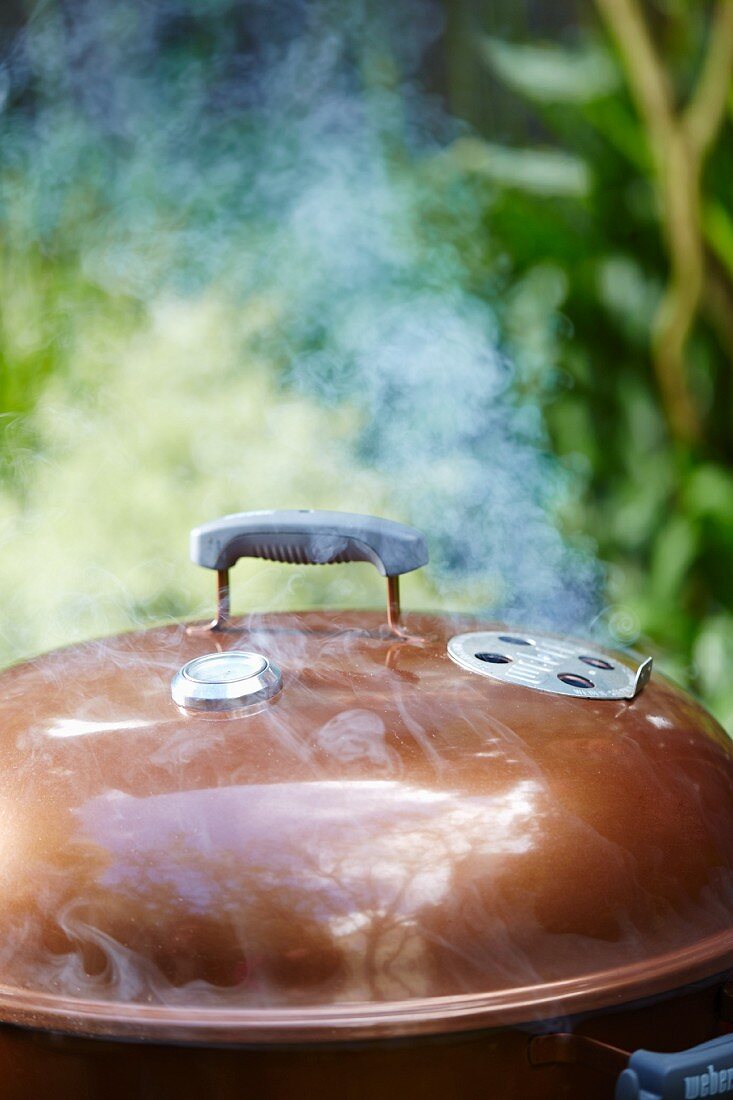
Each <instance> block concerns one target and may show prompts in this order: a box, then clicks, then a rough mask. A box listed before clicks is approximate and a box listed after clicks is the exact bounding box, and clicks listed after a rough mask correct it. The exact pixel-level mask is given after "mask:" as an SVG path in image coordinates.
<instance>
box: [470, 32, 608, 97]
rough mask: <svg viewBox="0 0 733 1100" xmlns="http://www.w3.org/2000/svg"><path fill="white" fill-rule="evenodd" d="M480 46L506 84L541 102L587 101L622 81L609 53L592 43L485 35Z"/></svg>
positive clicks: (487, 59) (605, 93) (490, 64)
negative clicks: (577, 45)
mask: <svg viewBox="0 0 733 1100" xmlns="http://www.w3.org/2000/svg"><path fill="white" fill-rule="evenodd" d="M480 50H481V54H482V56H483V57H484V59H485V61H486V62H487V63H488V65H489V66H490V67H491V69H492V70H493V71H494V73H495V74H496V75H497V76H498V77H499V78H500V79H501V80H502V81H503V82H504V83H505V84H507V85H508V86H509V87H510V88H513V89H514V90H515V91H517V92H519V93H520V94H522V95H524V96H526V97H527V98H528V99H536V100H539V101H541V102H543V103H548V102H551V103H588V102H589V101H591V100H593V99H599V98H601V97H603V96H607V95H609V94H610V93H611V92H614V91H615V90H616V88H617V87H618V86H619V85H620V83H621V78H620V75H619V72H618V69H617V68H616V65H615V64H614V62H613V59H612V58H611V55H610V54H609V53H608V52H607V51H606V50H604V49H603V48H602V47H600V46H598V45H595V44H590V43H589V44H588V45H587V46H585V47H583V48H582V49H574V50H568V49H565V48H563V47H562V46H555V45H548V44H544V43H543V44H542V45H517V44H516V43H513V42H502V41H501V40H500V39H498V38H488V37H487V38H483V39H482V41H481V44H480Z"/></svg>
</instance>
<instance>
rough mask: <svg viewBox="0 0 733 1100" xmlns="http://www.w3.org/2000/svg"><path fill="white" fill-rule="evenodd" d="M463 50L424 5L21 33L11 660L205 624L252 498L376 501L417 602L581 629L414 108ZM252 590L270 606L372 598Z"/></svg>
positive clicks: (496, 342)
mask: <svg viewBox="0 0 733 1100" xmlns="http://www.w3.org/2000/svg"><path fill="white" fill-rule="evenodd" d="M441 31H442V27H441V19H440V11H439V8H438V7H436V6H435V5H433V4H431V3H427V2H418V0H406V2H404V3H400V4H398V5H389V4H385V3H380V4H376V5H373V4H369V3H368V2H366V0H358V2H356V3H338V2H335V0H326V2H323V3H310V4H302V3H295V2H291V0H287V2H283V3H278V4H272V3H269V2H265V0H261V2H259V3H245V4H237V3H234V2H233V0H207V2H203V0H197V2H194V0H170V2H160V3H155V4H147V5H143V4H134V5H131V4H129V3H127V2H126V0H46V2H42V3H39V4H36V5H35V6H34V7H33V8H32V9H31V10H30V12H29V16H28V20H27V23H26V24H25V25H24V26H23V27H21V28H17V29H15V30H13V31H12V32H7V33H6V35H5V41H4V47H3V67H2V70H0V72H1V74H2V81H1V82H0V87H1V89H2V93H3V96H4V113H3V115H2V116H1V127H0V129H1V132H0V139H1V144H0V149H1V150H2V151H1V152H0V209H1V211H2V213H1V214H0V218H1V219H2V220H1V221H0V233H1V234H2V240H3V249H2V258H1V260H0V262H1V263H2V269H1V276H0V277H1V278H2V285H3V296H4V301H5V319H4V322H3V352H4V356H5V359H6V364H7V365H6V373H7V379H8V381H7V384H6V386H5V403H6V406H7V407H6V409H5V410H4V411H5V412H6V413H7V414H8V415H7V418H6V425H7V427H6V433H5V451H4V460H5V479H4V482H3V486H2V488H0V522H2V525H3V529H4V532H5V534H4V541H5V542H6V558H8V559H12V561H11V562H9V564H8V569H7V570H6V576H5V580H4V582H3V587H4V591H3V592H2V599H3V603H4V604H5V607H6V616H5V617H4V623H3V631H2V638H1V639H0V644H2V649H3V653H4V656H5V657H6V658H7V659H10V658H11V657H13V656H16V657H17V656H18V655H20V654H23V653H25V652H30V651H33V650H39V649H43V648H46V647H47V646H49V645H51V644H55V643H57V642H61V641H66V640H70V639H74V638H77V637H81V636H84V635H86V634H89V633H94V632H98V633H101V632H104V631H105V630H108V629H113V628H116V627H122V626H125V625H127V624H129V623H131V622H133V621H139V620H140V619H143V620H145V619H150V618H155V617H156V616H161V615H167V614H176V615H184V614H187V613H190V612H191V611H192V610H197V611H198V610H201V609H203V608H205V606H206V604H207V601H208V600H209V598H210V596H209V583H210V582H209V579H208V578H203V579H201V578H197V577H194V575H193V571H192V570H191V569H190V568H188V567H187V566H186V564H185V540H186V531H187V529H188V528H189V527H190V526H192V525H193V524H195V523H198V522H201V521H203V520H205V519H208V518H212V517H213V516H214V515H216V514H217V513H220V512H224V511H232V510H244V509H247V508H252V507H272V506H274V507H285V506H316V507H318V506H320V507H336V508H342V509H347V510H349V509H350V510H356V511H359V510H361V511H368V510H374V511H383V512H384V513H385V514H389V515H392V516H394V517H395V518H401V519H404V520H406V521H409V522H412V523H414V524H416V525H417V526H420V527H421V528H423V529H424V530H425V531H426V533H427V534H428V535H429V538H430V541H431V550H432V556H433V562H434V568H433V571H432V573H431V581H430V584H431V585H432V587H427V583H428V582H427V581H426V582H417V585H416V587H415V588H414V589H413V591H414V594H415V598H416V599H417V601H418V602H422V603H432V604H434V605H436V604H440V603H446V602H448V603H450V602H453V601H459V602H463V603H464V604H466V603H471V604H473V605H476V609H477V610H479V609H481V605H483V607H484V608H490V610H491V611H492V612H496V613H500V614H504V615H506V616H508V617H509V618H513V619H515V620H516V621H522V622H545V623H546V622H550V623H553V624H555V625H558V626H562V627H574V628H584V627H587V626H588V625H589V624H590V622H591V620H592V618H593V614H594V611H595V610H596V606H597V601H598V597H599V589H600V572H599V569H598V567H597V566H596V565H595V564H594V562H593V560H592V557H590V556H589V555H587V554H584V553H582V552H581V551H580V550H579V549H578V548H577V547H575V548H573V547H571V546H569V545H568V543H567V541H566V540H564V539H563V537H562V535H561V534H560V532H559V529H558V526H557V522H556V516H557V513H558V511H559V510H561V508H562V504H563V501H564V500H566V499H567V498H568V496H569V495H571V494H572V493H573V492H574V491H576V490H577V487H576V486H575V485H574V483H573V481H572V479H571V478H570V476H569V474H568V472H567V470H566V469H565V468H563V467H561V466H560V465H559V464H558V463H557V462H556V461H555V460H553V459H552V458H551V457H550V455H549V454H548V446H547V439H546V436H545V432H544V428H543V423H542V416H541V408H540V397H541V394H540V395H538V394H537V392H536V389H535V391H531V389H530V392H529V393H528V392H527V387H524V386H522V385H521V381H522V380H521V363H520V364H519V366H518V365H517V362H516V361H514V360H512V359H511V358H510V357H509V355H508V354H507V346H506V342H505V339H504V336H503V329H502V308H503V307H502V294H501V286H500V282H499V280H498V278H497V277H496V273H495V271H494V270H493V268H492V261H491V260H490V258H489V257H482V249H483V248H484V244H483V241H484V237H485V232H486V230H485V227H484V226H483V225H482V222H481V217H482V213H481V211H482V205H483V204H482V203H479V201H478V199H477V196H476V195H475V194H474V192H473V189H472V185H471V183H470V181H467V180H466V179H465V178H463V177H462V176H461V175H460V173H459V172H458V170H457V169H456V168H455V167H453V165H452V162H451V159H450V156H449V155H448V152H447V150H448V149H449V147H450V143H451V141H452V140H453V138H454V137H455V136H456V135H457V134H458V132H459V127H458V126H457V124H456V123H454V122H452V121H451V120H450V119H449V118H448V117H447V115H446V113H445V111H444V109H443V107H442V106H441V104H440V103H439V101H438V99H437V98H436V97H435V96H434V95H431V94H429V93H428V92H427V91H426V90H425V88H424V87H423V85H424V75H425V72H426V67H427V63H426V57H427V58H430V57H431V56H438V54H439V49H440V35H441ZM548 313H549V315H550V320H549V322H548V323H550V324H552V316H551V314H552V310H551V309H550V310H549V311H548ZM14 379H15V381H14ZM547 381H548V380H547V379H545V382H546V383H547ZM551 383H552V379H551V378H550V379H549V383H548V384H551ZM243 569H244V572H243V574H242V575H243V576H245V577H246V576H250V577H251V578H254V580H250V586H249V587H248V588H247V589H246V595H245V596H243V597H242V598H246V599H252V600H254V601H255V602H257V601H259V602H260V605H262V604H263V603H271V604H274V605H276V606H278V607H282V606H285V605H287V604H288V603H289V604H290V605H298V604H303V603H304V602H307V601H308V600H314V601H316V600H318V599H321V598H326V597H328V598H329V599H333V598H335V599H339V598H341V599H345V600H346V601H348V602H351V601H353V600H356V601H357V602H358V601H359V599H361V598H363V593H362V591H361V589H359V587H358V585H357V587H356V588H354V587H353V583H355V582H351V581H348V582H346V581H344V580H342V579H341V577H342V574H341V571H334V573H333V574H331V576H330V577H329V579H326V580H324V579H322V578H320V577H318V578H316V577H315V571H314V575H313V580H312V581H311V578H310V575H309V578H308V582H307V585H304V584H302V583H301V584H298V581H297V578H296V579H295V580H293V579H292V578H290V579H289V580H287V581H286V579H285V575H284V573H283V572H281V571H280V570H279V569H278V568H277V567H272V566H269V567H266V571H265V570H264V569H261V570H259V571H257V570H255V571H254V572H251V573H250V574H247V573H246V569H245V568H244V567H243ZM325 572H328V571H325ZM336 574H338V579H334V577H336ZM265 576H266V577H267V580H266V581H263V580H261V578H262V577H265ZM243 583H244V582H243ZM420 583H422V584H423V587H422V588H420V587H419V584H420ZM284 585H287V587H285V588H284V587H283V586H284ZM263 586H264V587H263ZM244 591H245V589H244V587H243V589H242V592H243V593H244ZM365 591H368V592H370V593H371V592H372V591H373V590H372V589H368V588H367V589H365Z"/></svg>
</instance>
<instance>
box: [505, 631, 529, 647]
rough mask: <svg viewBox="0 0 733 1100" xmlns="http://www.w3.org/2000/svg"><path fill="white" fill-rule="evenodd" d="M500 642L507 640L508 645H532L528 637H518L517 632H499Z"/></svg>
mask: <svg viewBox="0 0 733 1100" xmlns="http://www.w3.org/2000/svg"><path fill="white" fill-rule="evenodd" d="M499 641H500V642H508V643H509V645H534V642H530V640H529V638H520V637H519V636H518V635H517V634H500V635H499Z"/></svg>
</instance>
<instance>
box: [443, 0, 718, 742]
mask: <svg viewBox="0 0 733 1100" xmlns="http://www.w3.org/2000/svg"><path fill="white" fill-rule="evenodd" d="M606 6H607V7H608V6H613V5H612V3H611V4H607V5H606ZM599 7H602V5H599ZM636 10H637V11H640V12H641V13H642V16H643V18H644V19H645V21H646V25H647V26H648V27H649V29H650V36H651V38H652V40H653V42H654V45H655V51H656V55H657V58H658V60H659V63H660V68H661V69H662V70H663V72H664V74H665V78H666V80H667V82H668V85H669V88H670V90H671V95H670V98H671V100H672V102H673V103H679V102H682V101H683V100H684V99H685V98H686V97H688V96H689V94H690V89H691V88H692V87H693V85H694V82H695V80H696V79H697V77H698V74H699V71H700V69H701V67H702V65H703V64H704V61H705V58H706V54H708V53H709V51H710V50H711V48H712V45H713V43H712V41H711V40H712V38H714V36H715V35H716V34H718V35H719V34H720V32H718V31H717V30H716V31H711V10H712V9H711V8H710V7H704V6H701V5H687V4H675V5H665V6H664V10H663V11H662V10H661V9H654V10H651V8H650V7H648V6H647V7H644V5H638V7H636ZM585 14H586V25H585V26H584V27H580V28H579V27H575V28H574V29H573V33H572V34H571V35H570V36H566V38H567V37H569V38H570V43H569V44H568V43H567V41H563V42H562V43H560V42H558V41H553V42H550V41H539V42H538V41H532V40H531V38H530V39H526V38H524V39H522V40H521V41H508V40H506V39H502V38H501V37H500V36H498V35H497V32H496V31H495V30H492V28H487V29H486V33H481V34H479V33H476V28H474V35H473V37H472V40H471V41H470V42H469V41H466V42H464V45H463V48H464V49H466V50H471V49H474V50H478V52H479V53H480V55H481V57H482V58H483V61H484V63H485V65H486V66H487V68H488V70H489V72H490V73H491V74H492V75H493V78H494V79H495V80H496V81H498V82H499V83H500V84H501V85H502V86H503V87H505V88H506V89H509V90H510V93H511V95H512V96H514V97H516V99H515V100H514V103H515V111H516V114H517V116H519V117H522V119H523V128H524V132H525V133H533V134H534V141H531V143H530V141H526V142H522V141H521V140H520V141H519V142H516V141H515V143H514V144H509V143H507V144H504V145H498V144H497V142H496V138H495V135H493V134H490V133H487V135H486V138H485V139H484V138H478V137H475V136H467V137H464V138H461V139H459V141H458V142H456V143H455V145H454V146H453V156H454V157H455V159H456V162H457V164H458V165H459V166H460V168H461V170H464V171H467V172H469V173H472V174H473V175H474V176H475V178H476V179H477V180H480V181H483V182H484V185H485V207H484V208H485V226H486V233H487V237H489V238H490V239H491V240H492V242H493V244H494V247H496V248H498V249H499V250H500V251H501V254H502V257H503V269H504V271H505V273H506V280H507V292H508V296H509V301H510V302H511V301H512V299H513V297H514V296H515V295H516V286H517V284H519V285H522V284H523V283H524V284H526V283H527V282H528V281H531V280H534V286H535V288H536V289H535V293H534V298H535V299H536V297H537V296H539V295H541V293H543V291H542V288H543V287H544V288H547V287H548V286H552V287H553V288H554V293H555V302H554V306H555V309H556V311H557V312H556V314H555V318H556V336H555V339H554V340H553V341H551V342H549V343H548V342H546V343H545V346H544V349H543V350H544V354H545V355H551V356H553V357H554V363H550V362H549V361H547V360H546V361H545V363H544V371H545V372H547V371H548V369H549V375H550V377H551V378H554V379H555V380H556V384H555V385H554V388H553V389H552V391H551V392H550V393H548V394H547V395H546V398H545V414H546V418H547V423H548V425H549V427H550V431H551V435H552V439H553V443H554V447H555V449H556V451H557V453H558V454H559V455H561V456H565V459H566V460H567V461H568V462H572V463H574V464H576V465H578V466H579V467H580V468H582V469H584V470H585V471H586V472H587V478H588V480H587V491H586V493H585V495H584V497H583V499H580V500H578V501H577V510H576V511H575V514H574V516H573V517H572V522H573V523H574V524H577V525H578V526H579V527H580V528H581V529H583V530H585V531H586V532H588V533H590V534H592V536H593V537H594V538H595V540H596V541H597V545H598V549H599V554H600V556H601V557H602V558H603V559H604V560H605V561H607V562H609V563H610V565H611V569H610V573H609V601H610V603H611V605H616V604H618V605H620V606H621V607H622V608H623V611H624V614H626V615H628V616H629V617H630V620H631V621H630V623H629V629H630V630H632V631H633V630H634V629H635V628H638V630H639V632H640V634H641V635H642V636H644V637H645V639H646V644H647V645H651V646H652V648H655V649H656V650H657V651H658V653H659V655H660V656H661V658H662V663H663V665H664V667H666V668H667V669H668V670H669V671H670V672H671V673H672V674H673V675H675V676H676V677H677V678H678V679H681V680H682V681H683V682H686V683H687V684H688V685H690V686H691V687H692V688H693V689H695V690H696V691H698V692H699V693H701V694H702V695H703V697H704V698H705V699H706V701H707V702H708V703H709V705H710V706H711V707H712V708H713V710H714V711H715V712H716V713H717V714H718V716H719V717H720V718H721V719H722V720H723V722H724V723H725V724H726V725H727V727H728V729H733V675H732V672H731V670H733V569H731V564H732V563H733V472H732V470H731V459H732V458H733V432H731V414H732V412H733V402H732V397H733V372H732V367H733V363H732V362H731V355H733V342H732V341H731V325H733V263H732V262H731V261H732V260H733V192H732V191H731V181H732V180H733V141H732V140H731V139H732V137H733V91H732V90H731V88H730V84H728V89H727V105H726V109H725V115H724V118H723V121H722V124H721V126H720V128H719V131H718V132H717V133H716V135H715V140H714V145H713V148H712V152H711V155H710V156H709V159H708V163H707V165H706V168H705V171H704V175H703V180H702V186H701V199H700V203H701V211H700V222H701V228H700V232H701V235H702V238H703V243H702V248H703V249H704V254H705V256H704V262H705V265H706V271H707V275H706V283H705V288H704V292H703V295H702V296H701V300H700V303H699V307H698V309H697V311H696V314H695V317H694V323H693V326H692V329H691V333H690V336H689V339H688V341H687V345H686V349H685V372H686V378H687V383H688V386H689V390H690V394H691V398H692V400H693V401H694V404H695V406H696V408H697V410H698V414H699V417H700V421H701V424H702V430H701V433H700V437H699V439H697V440H696V441H693V442H689V441H687V440H680V439H679V438H678V437H677V436H676V435H675V432H674V425H670V423H669V421H668V419H667V418H666V417H665V412H664V408H663V402H662V400H661V395H660V391H659V378H658V377H657V376H656V375H655V372H654V370H653V366H652V351H651V348H652V343H653V323H654V318H655V314H656V311H657V309H658V307H659V303H660V299H661V296H662V294H663V290H664V286H665V283H666V282H667V280H668V277H669V264H670V261H669V259H668V256H667V252H666V249H665V231H664V225H663V218H662V211H661V200H660V194H659V191H660V187H659V186H658V180H657V179H656V178H655V167H654V157H653V152H652V140H651V137H650V134H649V133H648V132H647V129H646V127H645V123H644V118H643V113H642V112H640V111H639V110H638V104H637V103H636V102H635V101H634V99H633V97H632V95H631V94H630V91H629V84H628V64H629V59H628V58H627V57H625V56H624V49H623V45H621V46H619V43H618V42H614V41H613V40H612V39H611V37H610V34H609V32H608V30H607V29H606V25H605V24H604V23H603V22H602V21H601V19H600V18H599V19H598V20H596V21H595V22H594V21H593V19H592V9H591V10H590V17H589V13H588V12H586V13H585ZM490 31H491V32H492V33H489V32H490ZM717 44H718V46H720V40H719V38H718V43H717ZM703 100H704V97H703ZM519 103H521V104H522V105H523V107H520V108H517V104H519ZM506 110H507V108H506V105H505V106H504V113H505V114H506ZM521 128H522V127H517V129H521ZM538 139H539V140H538ZM544 293H545V294H546V293H547V290H546V289H545V290H544ZM521 323H522V324H525V325H526V324H527V323H531V321H530V319H529V317H528V316H527V315H524V316H523V318H522V322H521ZM508 337H509V339H510V341H511V324H510V326H509V329H508ZM553 365H554V368H555V370H554V371H553V370H552V366H553Z"/></svg>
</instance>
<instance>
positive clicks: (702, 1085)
mask: <svg viewBox="0 0 733 1100" xmlns="http://www.w3.org/2000/svg"><path fill="white" fill-rule="evenodd" d="M710 1096H731V1097H733V1035H723V1036H722V1037H721V1038H720V1039H712V1040H711V1041H710V1042H709V1043H702V1044H701V1045H700V1046H698V1047H690V1049H689V1050H682V1051H680V1052H679V1053H678V1054H654V1053H653V1052H652V1051H650V1050H637V1051H635V1052H634V1054H632V1055H631V1057H630V1058H629V1065H628V1069H625V1070H624V1071H623V1073H622V1074H621V1076H620V1077H619V1079H618V1082H617V1083H616V1100H700V1098H702V1097H710Z"/></svg>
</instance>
